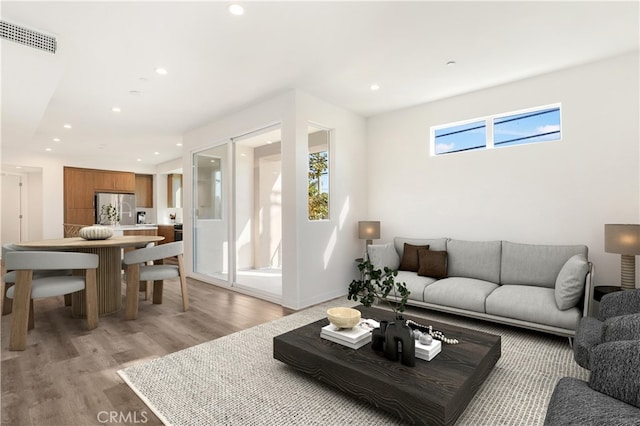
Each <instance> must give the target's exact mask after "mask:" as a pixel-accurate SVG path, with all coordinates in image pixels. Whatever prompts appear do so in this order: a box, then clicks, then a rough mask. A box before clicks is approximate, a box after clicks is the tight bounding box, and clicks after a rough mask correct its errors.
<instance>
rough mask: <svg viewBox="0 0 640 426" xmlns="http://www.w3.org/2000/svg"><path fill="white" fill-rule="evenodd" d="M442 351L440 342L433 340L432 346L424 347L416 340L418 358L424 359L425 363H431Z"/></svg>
mask: <svg viewBox="0 0 640 426" xmlns="http://www.w3.org/2000/svg"><path fill="white" fill-rule="evenodd" d="M441 350H442V342H441V341H440V340H436V339H433V341H432V342H431V344H429V345H423V344H422V343H420V342H419V341H417V340H416V358H419V359H423V360H425V361H431V360H432V359H433V358H434V357H435V356H436V355H438V354H439V353H440V351H441Z"/></svg>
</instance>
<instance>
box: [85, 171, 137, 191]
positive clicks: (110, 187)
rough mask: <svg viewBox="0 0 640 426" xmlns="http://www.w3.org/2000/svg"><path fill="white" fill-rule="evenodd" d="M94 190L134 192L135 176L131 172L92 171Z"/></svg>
mask: <svg viewBox="0 0 640 426" xmlns="http://www.w3.org/2000/svg"><path fill="white" fill-rule="evenodd" d="M93 173H94V179H95V184H94V187H95V190H96V191H104V192H131V193H134V192H136V175H135V174H134V173H131V172H112V171H108V170H94V171H93Z"/></svg>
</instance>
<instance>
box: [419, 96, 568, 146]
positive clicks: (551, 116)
mask: <svg viewBox="0 0 640 426" xmlns="http://www.w3.org/2000/svg"><path fill="white" fill-rule="evenodd" d="M559 140H561V120H560V104H554V105H547V106H544V107H537V108H531V109H528V110H522V111H514V112H508V113H505V114H496V115H491V116H487V117H482V118H476V119H472V120H467V121H462V122H457V123H449V124H444V125H440V126H433V127H431V147H430V151H431V155H441V154H450V153H454V152H462V151H472V150H478V149H492V148H499V147H504V146H513V145H523V144H529V143H535V142H551V141H559Z"/></svg>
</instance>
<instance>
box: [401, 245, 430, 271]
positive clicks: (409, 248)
mask: <svg viewBox="0 0 640 426" xmlns="http://www.w3.org/2000/svg"><path fill="white" fill-rule="evenodd" d="M428 248H429V246H428V245H426V246H414V245H413V244H409V243H404V249H403V250H402V260H401V261H400V267H399V268H398V269H400V270H401V271H413V272H418V268H419V266H420V258H419V257H418V250H420V249H428Z"/></svg>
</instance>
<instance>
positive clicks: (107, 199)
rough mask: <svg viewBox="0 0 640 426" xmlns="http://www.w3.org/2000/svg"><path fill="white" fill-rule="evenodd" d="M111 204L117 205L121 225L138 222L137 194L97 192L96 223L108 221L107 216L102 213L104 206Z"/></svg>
mask: <svg viewBox="0 0 640 426" xmlns="http://www.w3.org/2000/svg"><path fill="white" fill-rule="evenodd" d="M109 204H111V205H112V206H113V207H115V209H116V212H117V214H118V223H119V224H120V225H135V224H136V195H135V194H123V193H119V194H115V193H110V192H96V203H95V206H96V223H99V224H106V223H107V221H106V218H105V217H104V216H103V215H102V206H108V205H109Z"/></svg>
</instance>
